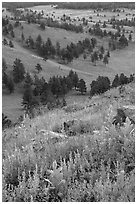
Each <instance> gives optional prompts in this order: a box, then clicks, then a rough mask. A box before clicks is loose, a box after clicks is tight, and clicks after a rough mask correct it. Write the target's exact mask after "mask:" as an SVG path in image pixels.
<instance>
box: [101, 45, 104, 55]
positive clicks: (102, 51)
mask: <svg viewBox="0 0 137 204" xmlns="http://www.w3.org/2000/svg"><path fill="white" fill-rule="evenodd" d="M100 52H101V53H102V54H104V52H105V50H104V47H103V45H102V46H101V47H100Z"/></svg>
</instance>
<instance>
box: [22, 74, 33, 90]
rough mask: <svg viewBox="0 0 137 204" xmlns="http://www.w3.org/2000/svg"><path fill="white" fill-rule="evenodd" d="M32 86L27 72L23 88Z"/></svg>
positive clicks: (31, 80)
mask: <svg viewBox="0 0 137 204" xmlns="http://www.w3.org/2000/svg"><path fill="white" fill-rule="evenodd" d="M32 84H33V79H32V78H31V76H30V73H29V72H27V73H26V75H25V79H24V88H25V89H26V88H27V87H29V86H31V85H32Z"/></svg>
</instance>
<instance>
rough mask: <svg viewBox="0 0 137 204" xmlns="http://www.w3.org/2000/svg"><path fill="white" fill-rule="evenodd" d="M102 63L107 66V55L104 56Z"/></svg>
mask: <svg viewBox="0 0 137 204" xmlns="http://www.w3.org/2000/svg"><path fill="white" fill-rule="evenodd" d="M103 63H104V64H105V65H107V64H108V57H107V55H105V56H104V59H103Z"/></svg>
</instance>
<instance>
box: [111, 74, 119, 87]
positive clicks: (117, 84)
mask: <svg viewBox="0 0 137 204" xmlns="http://www.w3.org/2000/svg"><path fill="white" fill-rule="evenodd" d="M119 85H120V79H119V76H118V74H117V75H116V76H115V78H114V80H113V82H112V87H117V86H119Z"/></svg>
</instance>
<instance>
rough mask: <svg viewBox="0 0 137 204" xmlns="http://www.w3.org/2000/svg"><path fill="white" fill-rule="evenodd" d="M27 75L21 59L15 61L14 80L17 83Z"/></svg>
mask: <svg viewBox="0 0 137 204" xmlns="http://www.w3.org/2000/svg"><path fill="white" fill-rule="evenodd" d="M24 75H25V68H24V65H23V64H22V62H21V60H20V59H17V58H16V60H15V61H14V64H13V80H14V82H15V83H19V82H21V81H22V80H23V79H24Z"/></svg>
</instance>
